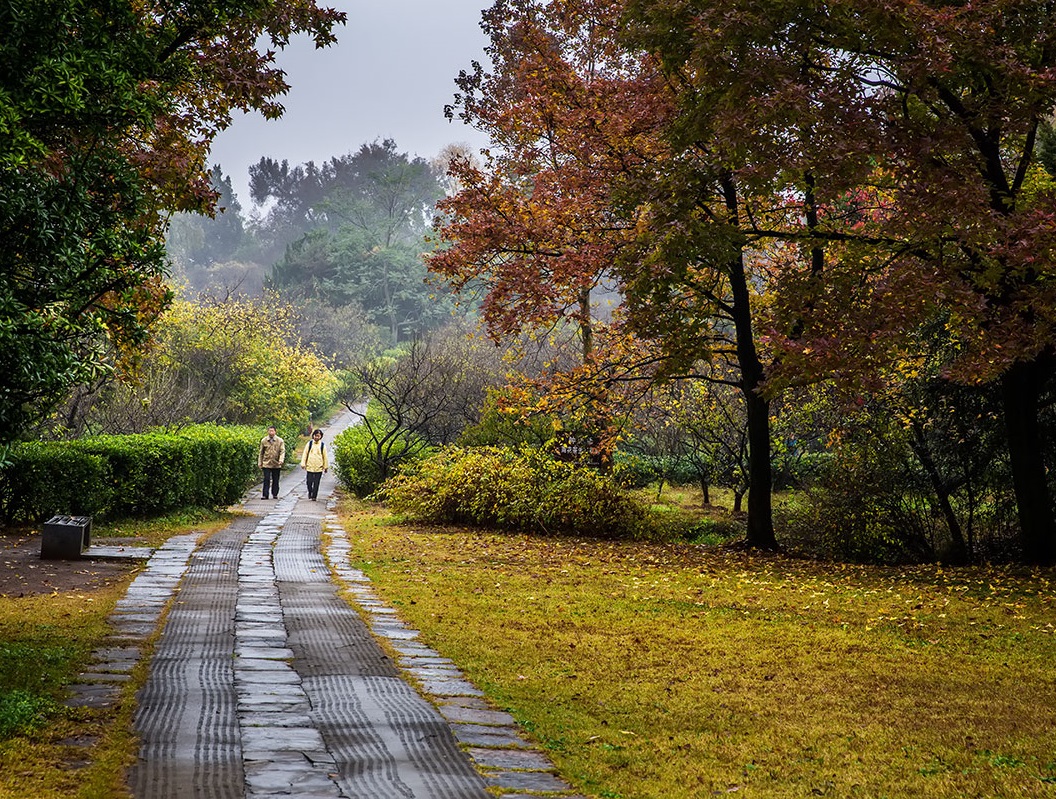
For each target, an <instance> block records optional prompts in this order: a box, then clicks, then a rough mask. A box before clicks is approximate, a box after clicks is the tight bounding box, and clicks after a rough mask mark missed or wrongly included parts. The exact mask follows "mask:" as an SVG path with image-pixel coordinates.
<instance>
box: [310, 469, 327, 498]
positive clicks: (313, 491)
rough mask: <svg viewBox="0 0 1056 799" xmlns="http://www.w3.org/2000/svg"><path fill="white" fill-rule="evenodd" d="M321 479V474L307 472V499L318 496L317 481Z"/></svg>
mask: <svg viewBox="0 0 1056 799" xmlns="http://www.w3.org/2000/svg"><path fill="white" fill-rule="evenodd" d="M322 479H323V473H322V472H308V499H315V498H316V497H317V496H319V481H320V480H322Z"/></svg>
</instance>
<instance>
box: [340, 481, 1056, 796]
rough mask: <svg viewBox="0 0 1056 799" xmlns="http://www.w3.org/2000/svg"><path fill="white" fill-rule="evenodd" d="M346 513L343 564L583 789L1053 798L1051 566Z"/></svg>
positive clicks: (1055, 659) (356, 509) (1055, 733)
mask: <svg viewBox="0 0 1056 799" xmlns="http://www.w3.org/2000/svg"><path fill="white" fill-rule="evenodd" d="M343 521H344V524H345V526H346V529H347V530H348V532H349V535H350V538H351V539H352V542H353V547H354V555H353V558H354V565H356V566H358V567H360V568H362V569H363V570H364V571H366V572H367V573H368V574H369V575H370V576H371V578H372V579H373V580H374V582H375V584H376V586H377V588H378V590H379V593H380V594H381V595H382V596H384V597H385V598H386V600H387V601H388V602H390V603H391V604H392V605H393V606H395V607H397V608H398V609H399V610H400V613H401V615H403V616H404V618H405V619H406V620H407V621H408V622H409V623H410V624H411V625H412V626H414V627H416V628H417V629H419V630H421V631H422V633H423V638H424V639H425V641H426V642H427V643H428V644H429V645H430V646H432V647H434V648H435V649H437V650H439V651H440V652H441V653H442V654H443V655H445V656H447V657H450V658H452V659H453V660H454V661H455V662H456V663H457V664H458V665H459V666H460V667H461V668H462V669H463V671H464V672H465V673H466V674H467V676H468V677H469V678H470V679H471V680H473V681H474V682H475V683H476V684H477V685H478V686H479V687H480V688H481V689H483V690H484V691H485V692H486V693H487V694H488V696H489V697H490V698H491V700H492V701H493V702H494V703H495V704H496V705H497V706H498V707H500V708H503V709H508V710H509V711H511V712H512V713H513V714H514V715H515V716H516V717H517V718H518V719H519V720H520V721H521V723H522V724H523V725H524V726H525V728H526V729H527V730H528V731H529V733H530V734H531V735H532V736H533V737H534V738H535V739H536V740H537V741H538V742H539V743H540V744H541V745H542V746H543V747H545V748H546V749H547V750H548V752H549V754H550V755H551V757H552V758H553V760H554V762H555V763H556V764H557V766H558V768H559V770H560V772H561V774H562V776H564V777H565V778H566V779H568V780H570V781H571V782H572V783H573V784H575V786H576V787H577V789H578V790H580V791H582V792H583V793H584V794H587V795H590V796H593V797H605V798H606V799H614V798H615V797H623V799H632V798H633V799H637V798H639V797H649V798H650V799H654V798H655V799H678V798H679V797H685V798H686V799H689V798H690V797H693V799H697V798H698V797H703V796H711V795H738V796H745V797H753V796H754V797H810V796H834V797H855V796H860V797H869V798H870V799H882V798H883V797H887V799H896V798H902V797H914V798H917V797H922V796H927V797H1043V796H1048V797H1052V796H1056V665H1054V664H1056V628H1054V624H1056V608H1054V597H1053V584H1052V580H1053V577H1054V576H1056V574H1054V573H1053V572H1052V571H1051V570H1049V571H1044V572H1029V571H1025V570H1005V569H990V568H970V569H955V570H951V569H942V568H938V567H934V566H931V567H921V568H906V569H891V568H875V567H857V566H841V565H838V564H823V563H816V562H812V561H808V560H796V559H790V558H785V557H778V556H762V555H753V554H748V553H744V552H734V551H730V550H728V549H721V548H705V547H697V546H689V545H676V544H651V543H641V542H622V543H614V542H608V541H599V540H591V539H557V538H539V537H531V536H526V535H498V534H493V533H481V532H472V531H465V530H456V529H428V528H423V527H421V526H413V525H401V524H395V523H393V522H392V521H391V519H388V518H387V517H386V516H384V515H383V513H382V512H380V511H379V510H377V509H376V508H373V507H371V506H366V505H358V504H355V503H351V502H349V503H348V504H347V505H346V506H345V510H344V516H343Z"/></svg>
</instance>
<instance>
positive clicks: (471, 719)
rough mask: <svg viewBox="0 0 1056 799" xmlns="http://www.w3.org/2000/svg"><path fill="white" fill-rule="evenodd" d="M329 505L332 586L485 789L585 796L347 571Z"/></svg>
mask: <svg viewBox="0 0 1056 799" xmlns="http://www.w3.org/2000/svg"><path fill="white" fill-rule="evenodd" d="M335 507H336V503H334V502H333V501H332V500H331V502H330V503H329V504H328V505H327V509H328V511H330V512H329V513H328V515H327V516H326V517H325V518H324V519H323V532H324V533H325V534H326V535H327V536H328V539H329V543H328V544H327V546H326V548H325V552H324V554H325V556H326V561H327V563H328V565H329V566H330V569H331V571H332V573H333V574H334V575H335V576H336V579H337V581H338V583H339V587H340V588H342V589H343V590H344V595H345V596H346V597H347V598H348V599H349V600H350V601H351V602H353V603H354V604H355V605H357V606H358V608H359V609H360V611H361V612H362V613H361V615H362V616H363V617H364V620H365V621H366V623H367V626H368V628H369V629H370V631H371V633H372V634H373V635H374V637H375V638H377V639H380V640H382V641H384V642H385V643H387V644H388V647H389V649H390V650H391V651H393V652H395V653H396V666H397V667H398V668H399V669H400V670H401V671H402V672H404V673H405V674H406V675H407V676H408V677H409V678H411V679H410V680H409V682H411V684H413V685H415V686H416V687H417V688H418V691H419V693H421V694H422V695H423V696H424V697H425V698H426V699H427V700H429V702H430V703H431V704H432V705H433V706H434V707H435V708H436V709H437V711H438V712H439V713H440V715H441V716H443V717H444V719H446V720H447V722H448V724H449V725H450V726H451V729H452V731H453V732H454V734H455V738H456V739H457V740H458V742H459V744H460V745H461V746H462V748H463V749H464V750H465V751H466V753H467V755H468V756H469V758H470V760H471V761H472V762H473V765H474V766H475V767H476V769H477V771H479V772H480V773H481V774H482V775H483V776H484V779H485V781H486V783H487V785H488V786H489V787H491V788H494V789H496V790H498V791H500V792H501V793H500V794H499V795H500V796H501V797H503V799H533V797H534V799H539V797H554V799H558V798H560V799H585V797H583V796H581V795H579V794H574V793H573V791H574V790H575V789H574V788H573V787H572V786H571V785H570V784H568V783H567V782H565V781H564V780H563V779H561V778H560V777H559V776H558V775H557V768H556V767H555V766H554V764H553V762H552V761H551V760H550V758H549V756H548V755H547V754H546V753H545V752H543V751H542V750H541V749H539V748H538V747H536V746H535V745H534V744H533V743H531V742H530V741H528V740H527V739H526V738H525V736H524V735H523V732H522V730H521V728H520V726H519V725H518V724H517V720H516V719H515V718H514V717H513V716H511V715H510V714H509V713H506V712H504V711H501V710H496V709H495V708H494V707H493V706H492V705H491V704H490V703H489V702H488V701H487V699H486V698H485V696H484V692H483V691H481V690H480V689H479V688H477V687H476V686H475V685H473V684H472V683H471V682H470V681H469V680H467V679H466V677H465V676H464V675H463V674H462V672H461V670H460V669H459V668H458V667H457V666H456V665H455V664H454V662H453V661H451V660H449V659H448V658H445V657H443V656H442V655H441V654H440V653H439V652H437V651H435V650H433V649H431V648H430V647H428V646H426V645H425V644H424V643H422V642H420V641H419V640H418V638H419V632H418V631H417V630H414V629H412V628H410V627H408V626H407V625H406V624H405V623H404V622H403V621H402V620H401V619H400V618H399V615H398V614H397V612H396V610H395V609H393V608H391V607H389V606H388V605H386V604H385V603H384V602H383V601H382V600H381V598H380V597H379V596H378V594H377V593H376V592H375V590H374V587H373V584H372V583H371V581H370V578H369V577H368V576H367V575H366V574H365V573H364V572H362V571H360V570H359V569H356V568H353V567H352V566H351V558H350V555H351V551H352V545H351V543H350V541H349V539H348V533H347V531H346V530H345V529H344V527H343V526H342V525H341V523H340V521H339V520H338V518H337V516H336V514H335V513H334V512H333V510H334V508H335ZM511 791H514V792H517V793H511Z"/></svg>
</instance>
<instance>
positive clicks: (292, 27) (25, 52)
mask: <svg viewBox="0 0 1056 799" xmlns="http://www.w3.org/2000/svg"><path fill="white" fill-rule="evenodd" d="M343 19H344V15H343V14H339V13H338V12H336V11H333V10H331V9H325V8H320V7H318V6H317V5H316V3H315V2H314V0H283V1H282V2H275V3H265V4H262V3H257V2H249V0H246V1H245V2H241V1H239V0H225V1H224V2H193V3H186V2H172V1H171V0H145V2H138V3H128V2H127V1H126V0H96V1H94V2H85V0H44V1H42V2H15V3H7V4H6V5H4V6H3V7H2V8H0V30H2V31H3V33H2V34H0V119H3V128H4V130H5V134H4V136H3V137H0V238H2V240H3V242H4V247H3V252H2V253H0V308H2V311H0V373H2V374H3V375H4V377H3V382H2V384H0V442H6V441H11V440H12V439H13V438H15V437H16V436H17V435H18V434H19V433H20V431H22V430H23V429H24V428H25V427H26V425H27V424H28V423H29V422H30V421H31V420H32V419H34V418H38V417H39V416H40V415H41V414H42V413H44V412H45V411H46V410H47V409H48V408H50V407H52V405H53V404H54V403H56V402H59V401H61V400H62V398H63V397H64V396H65V395H66V392H67V391H68V390H69V389H70V387H71V386H73V385H75V384H77V383H79V382H82V381H85V380H90V379H92V378H93V377H97V376H98V375H99V374H100V373H101V372H104V371H107V370H110V369H113V368H114V366H115V363H114V358H113V357H111V355H110V353H113V352H116V353H118V358H121V357H123V356H125V355H127V354H128V353H130V352H131V351H132V350H134V349H135V348H137V347H139V346H140V345H141V344H142V342H143V340H144V337H145V335H146V328H147V326H148V325H149V323H150V321H151V320H152V319H153V318H154V317H155V316H156V315H157V313H158V312H159V311H160V310H161V309H162V308H163V307H164V305H165V303H166V301H167V291H166V289H165V287H164V285H163V277H164V251H163V247H162V243H163V234H164V230H165V223H166V220H167V218H168V216H169V214H170V213H172V212H173V211H186V210H205V211H207V210H208V209H210V208H211V207H212V205H213V203H214V202H215V200H216V192H215V191H214V189H213V188H212V186H211V185H210V181H209V176H208V173H207V170H206V165H205V159H206V155H207V152H208V149H209V145H210V142H211V141H212V139H213V138H214V137H215V135H216V134H217V133H218V132H219V131H220V130H222V129H223V128H225V127H226V126H227V125H228V124H229V123H230V120H231V113H232V111H233V110H235V109H240V110H253V109H256V110H259V111H261V112H262V113H263V114H264V115H265V116H268V117H275V116H278V115H279V114H280V113H281V111H282V107H281V105H280V104H279V103H278V101H277V98H278V97H279V96H281V95H282V94H283V93H284V92H285V91H286V90H287V88H288V87H287V85H286V83H285V81H284V80H283V74H282V72H281V70H279V69H278V68H277V67H276V66H275V65H274V53H273V52H272V51H271V50H268V51H266V52H259V51H258V50H257V43H258V41H265V42H269V43H270V47H273V48H274V47H282V46H283V45H285V44H286V42H287V41H289V38H290V37H291V36H292V35H294V34H297V33H300V32H305V33H308V34H309V35H311V36H312V37H313V38H314V39H315V42H316V44H317V45H318V46H325V45H327V44H329V43H331V42H332V41H333V33H332V29H333V27H334V26H335V25H336V24H338V23H340V22H342V21H343ZM111 344H112V345H113V346H111Z"/></svg>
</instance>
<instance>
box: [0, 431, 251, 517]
mask: <svg viewBox="0 0 1056 799" xmlns="http://www.w3.org/2000/svg"><path fill="white" fill-rule="evenodd" d="M259 440H260V431H259V430H257V429H256V428H250V427H244V428H231V427H218V426H215V425H199V426H195V427H190V428H187V429H185V430H182V431H180V432H179V433H144V434H140V435H129V436H97V437H93V438H85V439H81V440H79V441H71V442H64V443H26V444H20V445H17V446H15V447H13V448H12V450H11V454H10V462H9V463H8V464H7V465H6V466H5V467H4V468H3V469H2V470H0V518H3V519H6V520H8V521H41V520H43V519H46V518H48V517H49V516H51V515H53V514H56V513H59V514H73V515H93V516H94V515H97V516H104V517H108V518H121V517H126V516H145V515H151V514H157V513H162V512H165V511H170V510H175V509H178V508H182V507H188V506H199V507H222V506H227V505H230V504H232V503H233V502H235V501H237V500H238V499H239V498H240V497H241V496H242V493H243V492H244V491H245V489H246V486H248V485H249V484H250V483H251V482H252V481H253V480H254V479H255V478H256V475H257V471H256V451H257V445H258V443H259Z"/></svg>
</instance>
